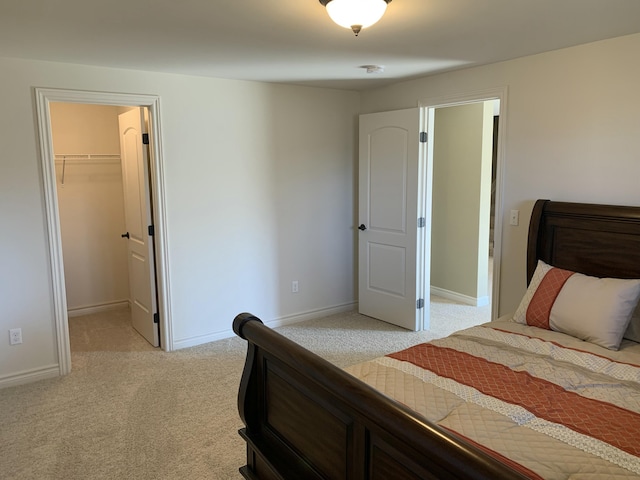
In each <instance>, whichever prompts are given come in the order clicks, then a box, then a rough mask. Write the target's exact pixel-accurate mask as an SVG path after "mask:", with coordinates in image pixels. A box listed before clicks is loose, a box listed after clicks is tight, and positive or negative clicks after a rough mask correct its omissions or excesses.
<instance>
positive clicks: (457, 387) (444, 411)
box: [346, 319, 640, 479]
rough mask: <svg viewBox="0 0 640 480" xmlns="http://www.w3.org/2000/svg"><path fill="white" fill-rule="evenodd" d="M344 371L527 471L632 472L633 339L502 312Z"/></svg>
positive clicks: (636, 409)
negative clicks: (609, 341) (611, 344)
mask: <svg viewBox="0 0 640 480" xmlns="http://www.w3.org/2000/svg"><path fill="white" fill-rule="evenodd" d="M346 370H347V371H348V372H349V373H351V374H353V375H354V376H356V377H358V378H359V379H361V380H362V381H364V382H365V383H367V384H369V385H371V386H372V387H374V388H376V389H377V390H379V391H381V392H382V393H384V394H385V395H388V396H390V397H392V398H394V399H395V400H397V401H399V402H401V403H403V404H405V405H406V406H408V407H409V408H411V409H412V410H414V411H416V412H418V413H419V414H421V415H423V416H424V417H426V418H427V419H429V420H431V421H433V422H436V423H437V424H438V425H440V426H442V427H443V428H446V429H448V430H450V431H452V432H454V433H456V434H458V435H460V436H462V437H463V438H465V439H467V440H469V441H471V442H472V443H475V444H477V445H480V446H481V447H482V448H483V449H485V450H486V451H487V452H489V453H490V454H491V455H493V456H495V457H497V458H500V459H501V460H502V461H505V462H507V463H510V464H511V465H512V466H514V467H515V468H517V469H519V470H520V471H522V472H523V473H525V474H526V475H527V476H529V477H530V478H544V479H569V478H570V479H595V478H638V477H640V344H637V343H634V342H630V341H627V340H625V341H624V342H623V344H622V345H621V348H620V350H618V351H611V350H607V349H604V348H602V347H598V346H596V345H593V344H590V343H587V342H584V341H582V340H579V339H577V338H574V337H571V336H569V335H565V334H562V333H559V332H554V331H550V330H543V329H539V328H536V327H531V326H527V325H522V324H518V323H514V322H510V321H506V320H504V319H501V320H498V321H495V322H490V323H487V324H484V325H481V326H477V327H473V328H469V329H466V330H462V331H459V332H456V333H454V334H453V335H451V336H449V337H446V338H443V339H438V340H434V341H432V342H429V343H427V344H421V345H416V346H414V347H411V348H409V349H407V350H403V351H401V352H397V353H394V354H390V355H387V356H385V357H380V358H378V359H375V360H372V361H368V362H365V363H362V364H359V365H355V366H352V367H349V368H347V369H346Z"/></svg>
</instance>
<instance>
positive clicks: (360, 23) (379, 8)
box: [322, 0, 390, 35]
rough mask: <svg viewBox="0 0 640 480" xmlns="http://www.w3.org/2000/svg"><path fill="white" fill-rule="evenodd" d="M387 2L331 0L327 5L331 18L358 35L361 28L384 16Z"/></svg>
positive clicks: (379, 0)
mask: <svg viewBox="0 0 640 480" xmlns="http://www.w3.org/2000/svg"><path fill="white" fill-rule="evenodd" d="M389 1H390V0H389ZM322 3H324V2H322ZM387 3H388V2H387V0H330V1H329V2H328V3H326V7H327V13H328V14H329V16H330V17H331V20H333V21H334V22H336V23H337V24H338V25H340V26H341V27H344V28H350V29H352V30H353V31H354V32H356V35H357V32H359V31H360V28H367V27H369V26H371V25H373V24H374V23H376V22H377V21H378V20H380V19H381V18H382V15H384V12H385V11H386V10H387ZM356 30H357V31H356Z"/></svg>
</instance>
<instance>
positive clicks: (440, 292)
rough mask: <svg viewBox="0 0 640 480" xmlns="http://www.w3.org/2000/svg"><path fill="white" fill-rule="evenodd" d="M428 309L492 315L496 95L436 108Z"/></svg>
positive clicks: (481, 318) (434, 313) (483, 318)
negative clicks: (429, 299)
mask: <svg viewBox="0 0 640 480" xmlns="http://www.w3.org/2000/svg"><path fill="white" fill-rule="evenodd" d="M434 110H435V111H434V115H433V119H434V122H433V126H432V127H431V128H432V129H433V154H432V163H433V182H432V228H431V314H432V316H433V317H435V316H445V317H446V316H453V315H452V312H453V311H454V310H456V309H457V310H463V309H464V310H467V311H468V314H469V315H472V316H474V317H476V318H477V321H478V323H484V322H487V321H490V320H491V300H492V284H493V252H494V240H495V239H494V231H495V230H494V227H495V212H496V208H495V203H496V190H497V183H496V178H497V175H496V173H497V146H498V128H497V127H498V119H499V111H500V102H499V100H487V101H478V102H470V103H465V104H462V105H454V106H443V107H438V108H435V109H434Z"/></svg>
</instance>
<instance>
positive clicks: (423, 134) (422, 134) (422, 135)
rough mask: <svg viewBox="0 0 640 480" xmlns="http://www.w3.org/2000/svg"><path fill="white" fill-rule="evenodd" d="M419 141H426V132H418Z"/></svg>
mask: <svg viewBox="0 0 640 480" xmlns="http://www.w3.org/2000/svg"><path fill="white" fill-rule="evenodd" d="M420 143H427V132H420Z"/></svg>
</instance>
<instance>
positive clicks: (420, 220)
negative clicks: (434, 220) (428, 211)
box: [418, 217, 427, 228]
mask: <svg viewBox="0 0 640 480" xmlns="http://www.w3.org/2000/svg"><path fill="white" fill-rule="evenodd" d="M426 224H427V220H426V219H425V218H424V217H420V218H418V228H424V226H425V225H426Z"/></svg>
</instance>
